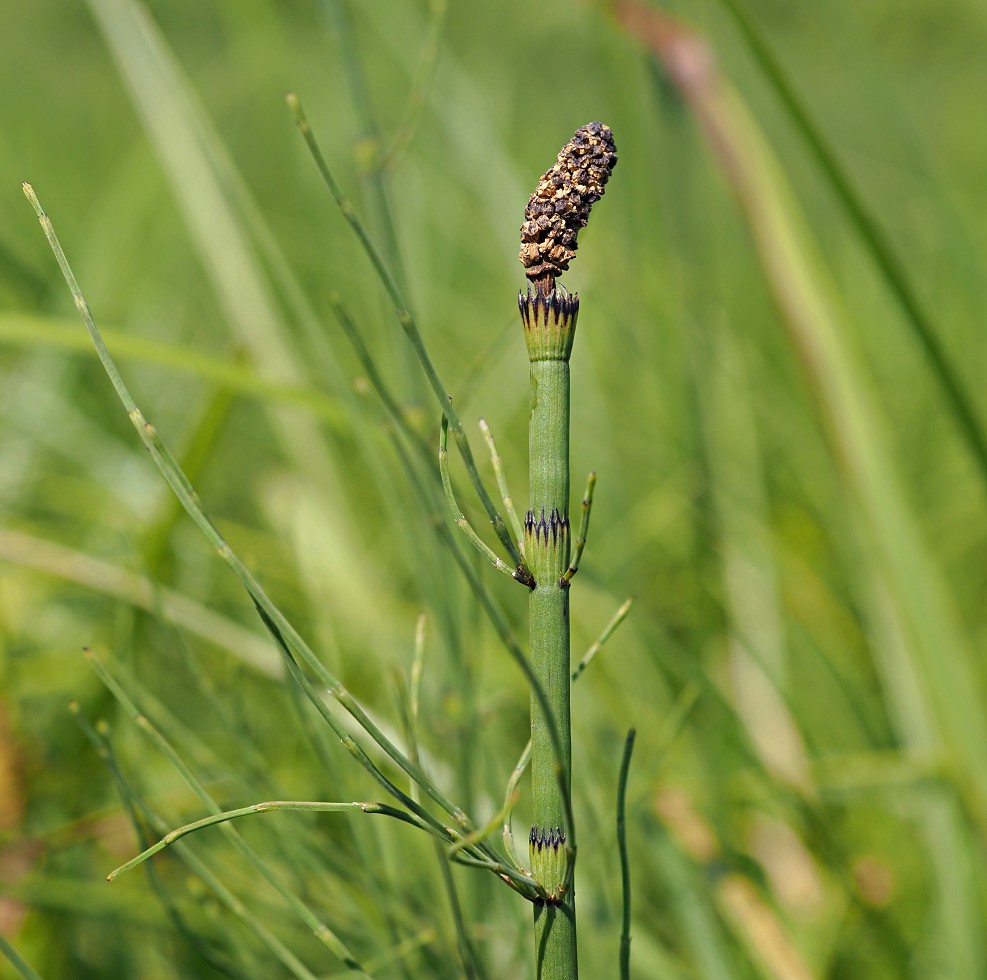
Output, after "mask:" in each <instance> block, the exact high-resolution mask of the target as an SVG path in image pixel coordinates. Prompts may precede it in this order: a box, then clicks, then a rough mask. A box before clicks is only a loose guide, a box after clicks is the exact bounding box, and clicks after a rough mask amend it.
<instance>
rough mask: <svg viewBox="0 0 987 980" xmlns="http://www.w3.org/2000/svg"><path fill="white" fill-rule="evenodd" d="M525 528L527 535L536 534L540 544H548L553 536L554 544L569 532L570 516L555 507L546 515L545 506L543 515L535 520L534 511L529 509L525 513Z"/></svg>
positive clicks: (535, 536)
mask: <svg viewBox="0 0 987 980" xmlns="http://www.w3.org/2000/svg"><path fill="white" fill-rule="evenodd" d="M524 530H525V534H527V535H534V538H535V540H536V541H537V542H538V543H539V544H548V542H549V539H550V538H551V542H552V544H558V543H559V537H560V536H561V537H564V536H565V535H567V534H568V533H569V518H568V517H563V516H562V515H561V514H560V513H559V512H558V511H557V510H556V509H555V508H554V507H553V508H552V512H551V513H550V514H549V515H548V517H546V516H545V510H544V508H543V509H542V511H541V516H540V517H539V518H538V520H535V515H534V512H533V511H530V510H529V511H528V513H527V514H525V515H524Z"/></svg>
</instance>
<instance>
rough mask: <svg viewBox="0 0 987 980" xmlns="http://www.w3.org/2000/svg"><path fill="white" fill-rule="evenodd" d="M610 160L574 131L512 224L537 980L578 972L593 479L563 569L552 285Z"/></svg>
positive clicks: (561, 418)
mask: <svg viewBox="0 0 987 980" xmlns="http://www.w3.org/2000/svg"><path fill="white" fill-rule="evenodd" d="M616 163H617V153H616V146H615V145H614V140H613V133H612V132H611V131H610V128H609V127H608V126H605V125H603V123H600V122H592V123H589V124H588V125H586V126H583V127H582V128H581V129H578V130H577V131H576V133H575V135H574V136H573V138H572V139H571V140H570V141H569V142H568V143H566V145H565V146H564V147H563V148H562V150H561V152H560V153H559V155H558V159H557V160H556V162H555V164H554V166H552V167H551V169H550V170H548V171H547V172H546V173H545V174H544V176H543V177H542V178H541V180H540V181H539V182H538V186H537V187H536V188H535V192H534V194H532V195H531V198H530V199H529V201H528V206H527V208H526V210H525V221H524V224H523V225H522V226H521V256H520V257H521V262H522V264H523V265H524V266H525V275H526V276H527V277H528V279H529V280H530V281H531V286H529V288H528V289H527V291H526V292H525V293H523V294H521V295H520V296H519V297H518V305H519V307H520V310H521V323H522V325H523V327H524V339H525V343H526V345H527V349H528V361H529V362H530V386H531V388H530V398H531V404H530V416H529V422H528V468H529V469H528V473H529V480H528V483H529V485H528V495H529V496H528V500H529V506H528V512H527V514H526V515H525V519H524V557H525V561H526V562H527V564H528V567H529V568H530V569H531V573H532V575H533V576H534V579H535V585H534V587H533V588H532V589H531V594H530V597H529V600H528V615H529V630H530V640H531V663H532V668H533V670H534V673H535V676H536V677H537V679H538V682H539V684H540V685H541V687H542V689H543V690H544V692H545V696H546V699H547V701H548V713H546V712H545V710H544V707H543V705H542V703H541V701H540V699H538V698H536V697H534V696H533V697H532V700H531V785H532V812H533V818H534V820H533V823H532V827H531V834H530V838H529V844H530V848H529V850H530V857H531V870H532V874H533V875H534V877H535V879H536V880H538V881H539V882H540V883H541V884H542V886H543V887H544V889H545V893H546V895H547V899H546V900H545V901H536V902H535V916H534V918H535V948H536V956H537V962H538V975H539V977H544V978H545V980H563V978H571V977H575V976H576V975H577V958H576V918H575V893H574V889H573V885H572V882H573V870H574V865H575V858H576V843H575V826H574V824H573V818H572V802H571V799H570V798H569V787H570V776H571V769H572V752H571V738H570V722H569V688H570V683H571V681H570V665H569V583H570V581H571V580H572V576H573V575H574V574H575V572H576V569H577V568H578V564H579V557H580V554H581V551H582V544H583V543H585V536H586V535H585V532H586V527H587V526H588V523H589V507H590V502H591V500H592V487H593V483H594V477H593V476H592V475H591V476H590V483H589V488H588V490H587V494H586V498H585V499H586V505H585V507H584V509H583V522H582V523H583V527H582V528H581V531H580V535H579V538H580V546H579V547H577V550H576V554H575V556H574V558H573V560H572V562H571V563H570V548H571V542H570V526H569V356H570V354H571V353H572V343H573V340H574V338H575V331H576V318H577V316H578V313H579V296H578V295H577V294H575V293H569V292H567V291H566V290H565V288H564V287H562V286H556V279H557V277H558V276H559V275H561V274H562V273H563V272H565V271H566V270H567V269H568V267H569V262H570V261H571V260H572V258H573V257H574V255H575V251H576V247H577V240H576V236H577V235H578V234H579V231H580V229H581V228H583V227H584V226H585V225H586V222H587V221H588V220H589V212H590V208H591V207H592V206H593V204H594V203H595V202H596V201H598V200H599V199H600V197H601V196H602V195H603V192H604V188H605V186H606V183H607V181H608V180H609V178H610V174H611V173H612V172H613V168H614V167H615V166H616ZM553 730H554V731H556V732H558V734H559V738H560V739H561V742H562V751H561V753H559V756H558V757H557V755H556V752H555V750H554V747H553V744H552V739H551V738H550V733H551V732H552V731H553ZM557 768H561V778H557V776H558V772H557Z"/></svg>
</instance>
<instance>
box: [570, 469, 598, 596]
mask: <svg viewBox="0 0 987 980" xmlns="http://www.w3.org/2000/svg"><path fill="white" fill-rule="evenodd" d="M594 489H596V471H595V470H594V471H593V472H592V473H590V475H589V476H588V477H587V479H586V492H585V493H584V494H583V504H582V515H581V516H580V518H579V533H578V534H577V535H576V546H575V548H574V549H573V552H572V561H570V562H569V567H568V568H567V569H566V570H565V574H564V575H563V576H562V583H563V584H568V583H569V582H571V581H572V577H573V575H575V574H576V572H578V571H579V560H580V559H581V558H582V557H583V549H584V548H585V547H586V536H587V535H588V534H589V515H590V511H591V510H592V509H593V491H594Z"/></svg>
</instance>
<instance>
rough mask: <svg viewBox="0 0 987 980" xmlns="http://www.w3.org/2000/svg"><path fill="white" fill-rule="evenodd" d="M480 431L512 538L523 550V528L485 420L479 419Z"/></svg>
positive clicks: (491, 434)
mask: <svg viewBox="0 0 987 980" xmlns="http://www.w3.org/2000/svg"><path fill="white" fill-rule="evenodd" d="M480 431H481V432H482V433H483V438H484V440H485V441H486V443H487V449H489V450H490V462H491V464H492V465H493V471H494V476H495V477H496V479H497V489H498V490H499V491H500V499H501V500H502V501H503V502H504V510H505V511H507V517H508V519H509V520H510V522H511V528H512V529H513V531H514V537H515V538H517V540H518V545H519V547H521V548H522V550H523V545H522V542H523V541H524V528H523V527H522V526H521V520H520V518H519V517H518V516H517V510H516V509H515V507H514V498H513V497H511V491H510V487H508V485H507V475H506V474H505V472H504V464H503V462H502V460H501V458H500V453H499V452H497V445H496V443H495V442H494V437H493V433H492V432H491V431H490V426H489V425H487V422H486V419H480Z"/></svg>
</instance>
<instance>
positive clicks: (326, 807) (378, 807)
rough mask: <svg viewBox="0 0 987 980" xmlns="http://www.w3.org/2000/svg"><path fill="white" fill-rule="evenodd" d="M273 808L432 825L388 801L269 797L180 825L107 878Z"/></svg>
mask: <svg viewBox="0 0 987 980" xmlns="http://www.w3.org/2000/svg"><path fill="white" fill-rule="evenodd" d="M272 810H310V811H311V810H315V811H317V812H319V813H339V812H343V811H357V812H361V813H379V814H382V815H384V816H387V817H393V818H394V819H396V820H402V821H404V822H405V823H410V824H411V825H412V826H413V827H418V828H419V830H426V831H429V828H427V827H426V826H425V825H424V824H423V823H422V822H421V821H419V820H416V819H415V818H414V817H412V816H411V815H410V814H408V813H405V812H404V811H403V810H398V809H397V808H395V807H392V806H388V805H387V804H386V803H369V802H368V803H320V802H318V801H310V800H268V801H267V802H265V803H254V804H252V805H251V806H244V807H240V808H239V809H237V810H224V811H223V812H221V813H214V814H212V815H211V816H208V817H203V818H202V819H201V820H196V821H194V822H193V823H189V824H185V825H184V826H182V827H177V828H176V829H175V830H172V831H170V832H169V833H167V834H165V836H164V837H162V838H161V840H159V841H158V842H157V844H154V845H152V846H151V847H149V848H147V850H145V851H142V852H141V853H140V854H138V855H137V856H136V857H134V858H131V859H130V860H129V861H128V862H127V863H126V864H121V865H120V867H119V868H115V869H114V870H113V871H111V872H110V873H109V874H108V875H107V876H106V880H107V881H114V880H115V879H116V878H119V877H120V875H122V874H123V873H124V872H125V871H130V870H131V869H133V868H136V867H137V866H138V865H139V864H143V862H144V861H146V860H147V859H148V858H149V857H152V856H153V855H155V854H157V853H158V852H159V851H163V850H164V849H165V848H166V847H168V846H170V845H171V844H174V843H175V841H179V840H181V839H182V838H183V837H185V836H186V835H187V834H193V833H195V831H197V830H203V829H204V828H206V827H214V826H215V825H216V824H220V823H226V822H227V821H228V820H236V819H237V818H238V817H249V816H251V815H252V814H254V813H269V812H271V811H272Z"/></svg>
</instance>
